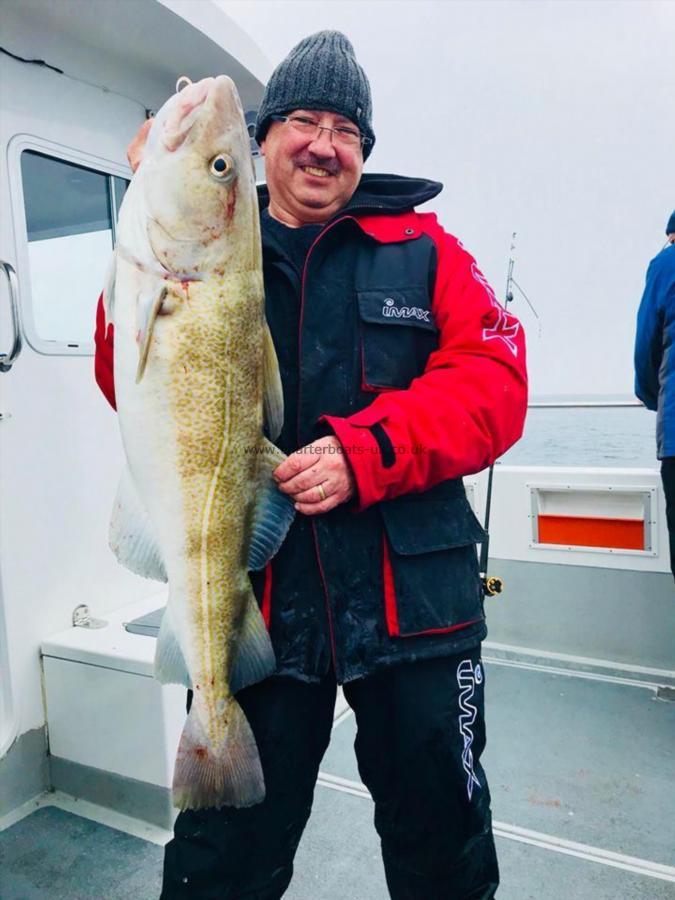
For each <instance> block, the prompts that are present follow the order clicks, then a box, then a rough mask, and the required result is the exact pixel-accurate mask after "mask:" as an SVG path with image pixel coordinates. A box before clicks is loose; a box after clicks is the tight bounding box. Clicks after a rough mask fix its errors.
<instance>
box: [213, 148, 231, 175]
mask: <svg viewBox="0 0 675 900" xmlns="http://www.w3.org/2000/svg"><path fill="white" fill-rule="evenodd" d="M209 172H210V173H211V175H213V176H214V178H218V179H221V180H222V179H225V178H227V177H228V176H230V175H232V173H233V172H234V160H233V159H232V157H231V156H228V155H227V153H219V154H218V156H214V157H213V159H212V160H211V162H210V163H209Z"/></svg>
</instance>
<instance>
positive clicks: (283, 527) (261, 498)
mask: <svg viewBox="0 0 675 900" xmlns="http://www.w3.org/2000/svg"><path fill="white" fill-rule="evenodd" d="M259 449H260V453H259V454H258V460H259V465H258V480H257V486H256V489H257V493H256V506H255V512H254V513H253V531H252V534H251V546H250V547H249V553H248V567H249V569H250V570H251V571H254V572H255V571H258V570H259V569H262V568H263V567H264V566H265V565H266V564H267V563H268V562H269V561H270V559H272V557H273V556H274V554H275V553H276V552H277V550H278V549H279V547H281V545H282V543H283V541H284V538H285V537H286V535H287V534H288V529H289V528H290V527H291V523H292V522H293V518H294V516H295V507H294V506H293V501H292V500H291V498H290V497H288V496H287V495H286V494H282V493H281V491H280V490H279V488H278V487H277V483H276V481H275V480H274V478H273V477H272V472H273V471H274V470H275V469H276V467H277V466H278V465H279V464H280V463H282V462H283V461H284V460H285V459H286V456H285V454H284V453H282V452H281V450H279V448H278V447H275V446H274V444H272V443H271V442H270V441H268V440H267V439H266V438H263V439H262V445H261V446H260V448H259Z"/></svg>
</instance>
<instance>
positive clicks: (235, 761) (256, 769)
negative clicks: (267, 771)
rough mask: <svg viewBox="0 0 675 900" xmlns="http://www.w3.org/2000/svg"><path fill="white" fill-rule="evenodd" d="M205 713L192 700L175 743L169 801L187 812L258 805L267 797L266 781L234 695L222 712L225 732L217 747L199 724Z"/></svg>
mask: <svg viewBox="0 0 675 900" xmlns="http://www.w3.org/2000/svg"><path fill="white" fill-rule="evenodd" d="M200 712H201V715H200ZM205 714H206V711H205V710H204V709H203V708H200V705H199V701H198V698H195V700H194V701H193V704H192V707H191V708H190V714H189V716H188V717H187V721H186V722H185V727H184V728H183V733H182V735H181V738H180V743H179V745H178V754H177V756H176V766H175V769H174V775H173V805H174V806H177V807H178V809H181V810H186V809H207V808H208V807H212V806H213V807H215V808H216V809H220V808H221V807H222V806H235V807H238V808H241V807H245V806H253V805H254V804H256V803H260V802H261V801H262V800H264V799H265V779H264V777H263V771H262V766H261V764H260V755H259V753H258V747H257V744H256V742H255V737H254V735H253V731H252V730H251V726H250V725H249V723H248V720H247V718H246V716H245V714H244V711H243V709H242V708H241V706H239V704H238V703H237V701H236V700H235V699H234V698H231V699H230V701H229V703H228V704H227V706H226V709H225V711H224V712H223V713H222V715H223V719H224V720H225V733H224V736H223V740H222V742H220V744H219V746H217V747H216V746H214V745H213V744H212V743H211V741H210V740H209V736H208V734H207V733H206V730H205V728H204V725H203V724H202V716H205Z"/></svg>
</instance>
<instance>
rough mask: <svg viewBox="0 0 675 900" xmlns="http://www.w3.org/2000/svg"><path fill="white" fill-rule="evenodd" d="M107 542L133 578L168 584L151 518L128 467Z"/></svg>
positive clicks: (118, 492)
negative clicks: (138, 576) (134, 575)
mask: <svg viewBox="0 0 675 900" xmlns="http://www.w3.org/2000/svg"><path fill="white" fill-rule="evenodd" d="M108 542H109V544H110V549H111V550H112V551H113V553H114V554H115V556H116V557H117V559H118V561H119V562H120V563H121V564H122V565H123V566H126V568H127V569H129V570H130V571H132V572H134V573H135V574H136V575H142V576H143V577H144V578H154V579H155V580H156V581H165V582H166V581H168V578H167V574H166V568H165V566H164V560H163V559H162V554H161V552H160V550H159V544H158V541H157V538H156V536H155V532H154V528H153V526H152V522H151V521H150V516H149V515H148V513H147V511H146V509H145V507H144V506H143V504H142V503H141V500H140V498H139V496H138V493H137V491H136V487H135V486H134V482H133V479H132V477H131V472H130V471H129V469H128V468H127V467H125V468H124V471H123V472H122V477H121V478H120V483H119V487H118V489H117V496H116V497H115V503H114V504H113V511H112V516H111V518H110V530H109V534H108Z"/></svg>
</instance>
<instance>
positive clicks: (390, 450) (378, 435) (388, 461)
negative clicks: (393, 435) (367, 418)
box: [370, 422, 396, 469]
mask: <svg viewBox="0 0 675 900" xmlns="http://www.w3.org/2000/svg"><path fill="white" fill-rule="evenodd" d="M370 430H371V431H372V433H373V437H374V438H375V440H376V441H377V446H378V447H379V448H380V453H381V454H382V465H383V466H384V468H385V469H390V468H391V467H392V466H393V465H394V463H395V462H396V454H395V453H394V445H393V444H392V442H391V440H390V438H389V435H388V434H387V432H386V431H385V430H384V428H383V427H382V425H380V423H379V422H376V423H375V425H371V426H370Z"/></svg>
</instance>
